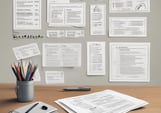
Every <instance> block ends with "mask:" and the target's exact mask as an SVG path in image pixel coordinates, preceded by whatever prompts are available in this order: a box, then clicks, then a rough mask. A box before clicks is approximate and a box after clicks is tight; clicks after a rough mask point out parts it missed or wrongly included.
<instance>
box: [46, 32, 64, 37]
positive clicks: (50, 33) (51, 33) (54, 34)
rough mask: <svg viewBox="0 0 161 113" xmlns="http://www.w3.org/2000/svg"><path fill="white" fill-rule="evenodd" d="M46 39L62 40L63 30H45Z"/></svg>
mask: <svg viewBox="0 0 161 113" xmlns="http://www.w3.org/2000/svg"><path fill="white" fill-rule="evenodd" d="M46 34H47V37H48V38H64V37H65V31H64V30H47V32H46Z"/></svg>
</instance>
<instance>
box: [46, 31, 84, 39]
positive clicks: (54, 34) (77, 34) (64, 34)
mask: <svg viewBox="0 0 161 113" xmlns="http://www.w3.org/2000/svg"><path fill="white" fill-rule="evenodd" d="M84 36H85V34H84V30H47V37H48V38H81V37H84Z"/></svg>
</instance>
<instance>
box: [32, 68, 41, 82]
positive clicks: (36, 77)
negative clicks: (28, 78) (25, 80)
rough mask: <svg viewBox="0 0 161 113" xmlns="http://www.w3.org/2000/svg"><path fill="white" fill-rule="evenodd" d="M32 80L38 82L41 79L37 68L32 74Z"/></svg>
mask: <svg viewBox="0 0 161 113" xmlns="http://www.w3.org/2000/svg"><path fill="white" fill-rule="evenodd" d="M33 79H34V82H39V81H41V77H40V73H39V69H37V70H36V72H35V74H34V76H33Z"/></svg>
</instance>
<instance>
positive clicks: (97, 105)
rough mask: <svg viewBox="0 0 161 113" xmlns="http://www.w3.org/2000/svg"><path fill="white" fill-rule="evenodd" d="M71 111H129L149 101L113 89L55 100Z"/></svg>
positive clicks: (98, 112) (101, 112) (117, 112)
mask: <svg viewBox="0 0 161 113" xmlns="http://www.w3.org/2000/svg"><path fill="white" fill-rule="evenodd" d="M55 102H56V103H58V104H59V105H60V106H62V107H63V108H65V109H66V110H67V111H68V112H69V113H127V112H129V111H131V110H134V109H136V108H140V107H143V106H145V105H147V104H148V102H146V101H144V100H141V99H137V98H135V97H131V96H128V95H125V94H122V93H119V92H116V91H113V90H104V91H100V92H96V93H91V94H87V95H82V96H75V97H69V98H64V99H58V100H56V101H55Z"/></svg>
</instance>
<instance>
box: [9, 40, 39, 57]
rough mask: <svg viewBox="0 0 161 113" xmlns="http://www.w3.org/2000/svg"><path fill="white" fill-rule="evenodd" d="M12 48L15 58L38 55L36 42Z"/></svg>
mask: <svg viewBox="0 0 161 113" xmlns="http://www.w3.org/2000/svg"><path fill="white" fill-rule="evenodd" d="M12 49H13V52H14V55H15V56H16V59H17V60H20V59H25V58H30V57H33V56H37V55H40V50H39V48H38V45H37V44H36V43H32V44H27V45H23V46H19V47H14V48H12Z"/></svg>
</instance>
